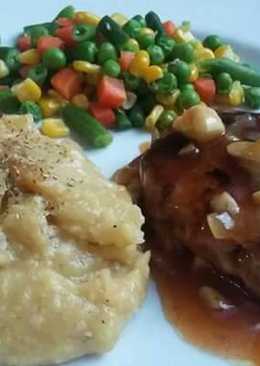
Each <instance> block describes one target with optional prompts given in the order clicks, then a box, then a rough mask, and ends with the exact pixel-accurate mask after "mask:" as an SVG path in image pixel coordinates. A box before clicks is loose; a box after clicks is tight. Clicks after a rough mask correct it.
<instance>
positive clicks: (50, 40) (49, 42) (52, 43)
mask: <svg viewBox="0 0 260 366" xmlns="http://www.w3.org/2000/svg"><path fill="white" fill-rule="evenodd" d="M63 46H64V42H63V41H62V40H61V39H60V38H58V37H53V36H43V37H40V38H39V39H38V41H37V51H38V52H39V54H40V55H42V54H43V53H44V52H45V51H46V50H48V49H49V48H62V47H63Z"/></svg>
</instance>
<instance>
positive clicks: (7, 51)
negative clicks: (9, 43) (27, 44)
mask: <svg viewBox="0 0 260 366" xmlns="http://www.w3.org/2000/svg"><path fill="white" fill-rule="evenodd" d="M18 57H19V52H18V51H17V49H16V48H13V47H0V59H1V60H4V62H5V63H6V65H7V67H8V68H9V70H10V71H12V72H13V71H17V70H18V69H19V67H20V62H19V61H18Z"/></svg>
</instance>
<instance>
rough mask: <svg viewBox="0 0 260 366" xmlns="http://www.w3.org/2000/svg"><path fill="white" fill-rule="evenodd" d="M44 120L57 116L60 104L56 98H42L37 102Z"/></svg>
mask: <svg viewBox="0 0 260 366" xmlns="http://www.w3.org/2000/svg"><path fill="white" fill-rule="evenodd" d="M38 104H39V106H40V108H41V111H42V114H43V117H44V118H48V117H53V116H55V114H57V112H58V110H59V109H60V108H61V107H62V104H61V103H60V102H59V101H58V99H56V98H52V97H43V98H41V99H40V100H39V101H38Z"/></svg>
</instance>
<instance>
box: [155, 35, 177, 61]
mask: <svg viewBox="0 0 260 366" xmlns="http://www.w3.org/2000/svg"><path fill="white" fill-rule="evenodd" d="M155 41H156V44H157V45H158V46H160V47H161V48H162V50H163V52H164V55H165V58H167V57H168V56H169V55H170V54H171V52H172V50H173V48H174V46H175V44H176V42H175V40H174V39H173V38H170V37H168V36H165V35H157V36H156V39H155Z"/></svg>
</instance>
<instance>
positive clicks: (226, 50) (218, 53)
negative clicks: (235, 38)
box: [215, 45, 240, 62]
mask: <svg viewBox="0 0 260 366" xmlns="http://www.w3.org/2000/svg"><path fill="white" fill-rule="evenodd" d="M215 57H216V58H222V57H225V58H229V59H230V60H233V61H235V62H239V61H240V58H239V56H238V55H237V54H236V53H235V52H234V51H233V49H232V47H231V46H229V45H226V46H220V47H218V48H217V49H216V50H215Z"/></svg>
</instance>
